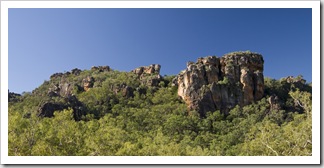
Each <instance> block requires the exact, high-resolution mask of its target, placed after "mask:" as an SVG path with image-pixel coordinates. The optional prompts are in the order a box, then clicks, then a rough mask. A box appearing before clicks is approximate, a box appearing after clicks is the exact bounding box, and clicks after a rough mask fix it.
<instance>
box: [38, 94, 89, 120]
mask: <svg viewBox="0 0 324 168" xmlns="http://www.w3.org/2000/svg"><path fill="white" fill-rule="evenodd" d="M69 108H71V109H72V110H73V117H74V119H75V120H76V121H79V120H81V118H82V116H83V115H86V111H87V110H86V107H85V106H84V105H83V103H82V102H80V101H79V100H78V99H77V98H76V97H75V96H70V97H66V98H64V101H62V102H55V101H46V102H43V103H42V104H41V105H40V106H39V108H38V115H37V116H38V117H53V116H54V112H55V111H62V110H64V109H69Z"/></svg>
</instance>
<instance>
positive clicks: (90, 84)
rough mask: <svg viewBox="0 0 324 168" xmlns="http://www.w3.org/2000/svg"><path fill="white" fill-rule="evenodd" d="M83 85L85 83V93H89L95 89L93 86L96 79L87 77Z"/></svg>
mask: <svg viewBox="0 0 324 168" xmlns="http://www.w3.org/2000/svg"><path fill="white" fill-rule="evenodd" d="M82 83H83V89H84V90H85V91H88V90H89V89H90V88H92V87H93V84H94V78H93V77H91V76H88V77H86V78H84V79H83V80H82Z"/></svg>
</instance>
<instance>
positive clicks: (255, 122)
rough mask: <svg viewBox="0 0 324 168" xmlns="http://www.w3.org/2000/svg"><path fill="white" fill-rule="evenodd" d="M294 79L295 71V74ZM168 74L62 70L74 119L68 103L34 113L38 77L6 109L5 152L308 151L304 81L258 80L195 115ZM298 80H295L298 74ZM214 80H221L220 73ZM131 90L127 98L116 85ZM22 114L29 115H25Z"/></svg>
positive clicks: (42, 91) (308, 103)
mask: <svg viewBox="0 0 324 168" xmlns="http://www.w3.org/2000/svg"><path fill="white" fill-rule="evenodd" d="M87 76H92V77H93V78H94V79H95V84H94V87H93V88H91V89H90V90H88V91H86V92H85V91H84V90H82V89H83V88H82V87H81V86H82V79H84V78H86V77H87ZM298 78H301V77H298ZM173 79H174V76H164V77H163V80H162V81H160V83H159V86H158V87H148V86H145V85H142V84H141V82H140V80H139V79H138V76H137V75H136V74H133V73H127V72H118V71H109V72H101V73H99V72H97V71H95V72H92V71H82V72H81V73H80V74H79V75H77V76H74V75H72V74H70V75H68V76H66V78H65V80H67V81H69V82H71V83H74V84H75V85H74V88H73V91H72V92H73V94H75V96H76V97H77V98H78V100H79V101H80V102H82V103H83V104H84V105H85V106H86V109H87V110H88V111H87V115H85V116H83V118H82V120H81V121H75V120H74V118H73V113H74V110H73V109H71V108H70V109H65V110H61V111H55V112H54V117H53V118H40V117H38V116H37V110H38V108H39V105H40V104H41V102H44V101H46V100H47V99H48V100H51V101H54V102H61V103H64V100H63V99H59V98H58V97H51V98H49V97H48V96H46V94H47V92H48V87H50V86H51V85H52V84H58V83H59V82H60V80H61V79H59V78H53V79H51V80H50V81H45V82H44V84H43V85H41V86H40V87H39V88H37V89H35V90H34V91H33V93H25V94H23V95H22V96H21V97H19V101H15V102H10V103H9V107H8V113H9V125H8V129H9V132H8V138H9V139H8V140H9V149H8V150H9V155H11V156H30V155H35V156H108V155H113V156H124V155H128V156H155V155H161V156H179V155H181V156H201V155H203V156H206V155H214V156H219V155H227V156H233V155H239V156H242V155H243V156H256V155H257V156H269V155H270V156H272V155H273V156H276V155H280V156H281V155H282V156H286V155H289V156H308V155H311V154H312V127H311V126H312V121H311V115H312V97H311V86H310V85H309V84H306V83H304V84H302V85H300V86H299V85H292V84H289V83H287V82H285V81H283V80H281V81H280V80H275V79H270V78H265V80H264V83H265V97H264V98H263V99H261V100H259V101H256V102H254V103H252V104H250V105H247V106H244V107H240V106H239V105H237V106H236V107H234V108H233V109H231V110H230V112H229V114H226V115H225V114H222V113H220V111H215V112H209V113H207V114H206V117H204V118H200V117H199V114H198V113H197V112H196V111H188V109H187V106H186V104H185V103H184V102H183V101H182V100H181V99H179V97H178V95H177V87H174V86H172V80H173ZM299 80H300V79H299ZM218 84H221V85H225V84H228V79H227V77H224V79H223V81H219V82H218ZM124 85H127V86H129V87H132V88H133V96H130V97H126V96H124V95H123V94H122V92H121V91H118V88H121V87H122V86H124ZM273 94H275V95H277V96H278V97H279V98H280V100H281V101H283V107H282V109H278V110H271V109H270V105H269V103H268V97H269V96H271V95H273ZM27 116H28V117H27Z"/></svg>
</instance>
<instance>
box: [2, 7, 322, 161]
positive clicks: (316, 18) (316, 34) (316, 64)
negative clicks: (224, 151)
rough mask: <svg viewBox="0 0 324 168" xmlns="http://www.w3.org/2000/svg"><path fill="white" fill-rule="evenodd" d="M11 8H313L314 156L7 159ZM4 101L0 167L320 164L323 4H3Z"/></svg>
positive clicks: (19, 157)
mask: <svg viewBox="0 0 324 168" xmlns="http://www.w3.org/2000/svg"><path fill="white" fill-rule="evenodd" d="M8 8H312V54H313V55H312V72H313V73H312V75H313V76H312V87H313V94H312V99H313V120H312V124H313V125H312V129H313V132H312V137H313V142H312V144H313V149H312V150H313V156H275V157H270V156H264V157H260V156H232V157H231V156H202V157H200V156H199V157H196V156H190V157H189V156H179V157H178V156H177V157H170V156H152V157H146V156H140V157H131V156H122V157H117V156H102V157H101V156H99V157H98V156H92V157H89V156H50V157H45V156H24V157H22V156H8V102H7V100H8ZM300 59H302V58H300ZM1 100H2V101H1V164H320V1H94V2H89V1H79V2H78V1H47V2H45V1H2V2H1Z"/></svg>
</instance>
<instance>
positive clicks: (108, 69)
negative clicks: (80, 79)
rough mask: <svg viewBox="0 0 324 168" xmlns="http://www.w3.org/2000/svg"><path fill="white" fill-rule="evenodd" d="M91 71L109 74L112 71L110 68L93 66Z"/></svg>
mask: <svg viewBox="0 0 324 168" xmlns="http://www.w3.org/2000/svg"><path fill="white" fill-rule="evenodd" d="M91 70H92V71H99V72H109V71H110V70H111V69H110V67H109V66H92V67H91Z"/></svg>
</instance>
